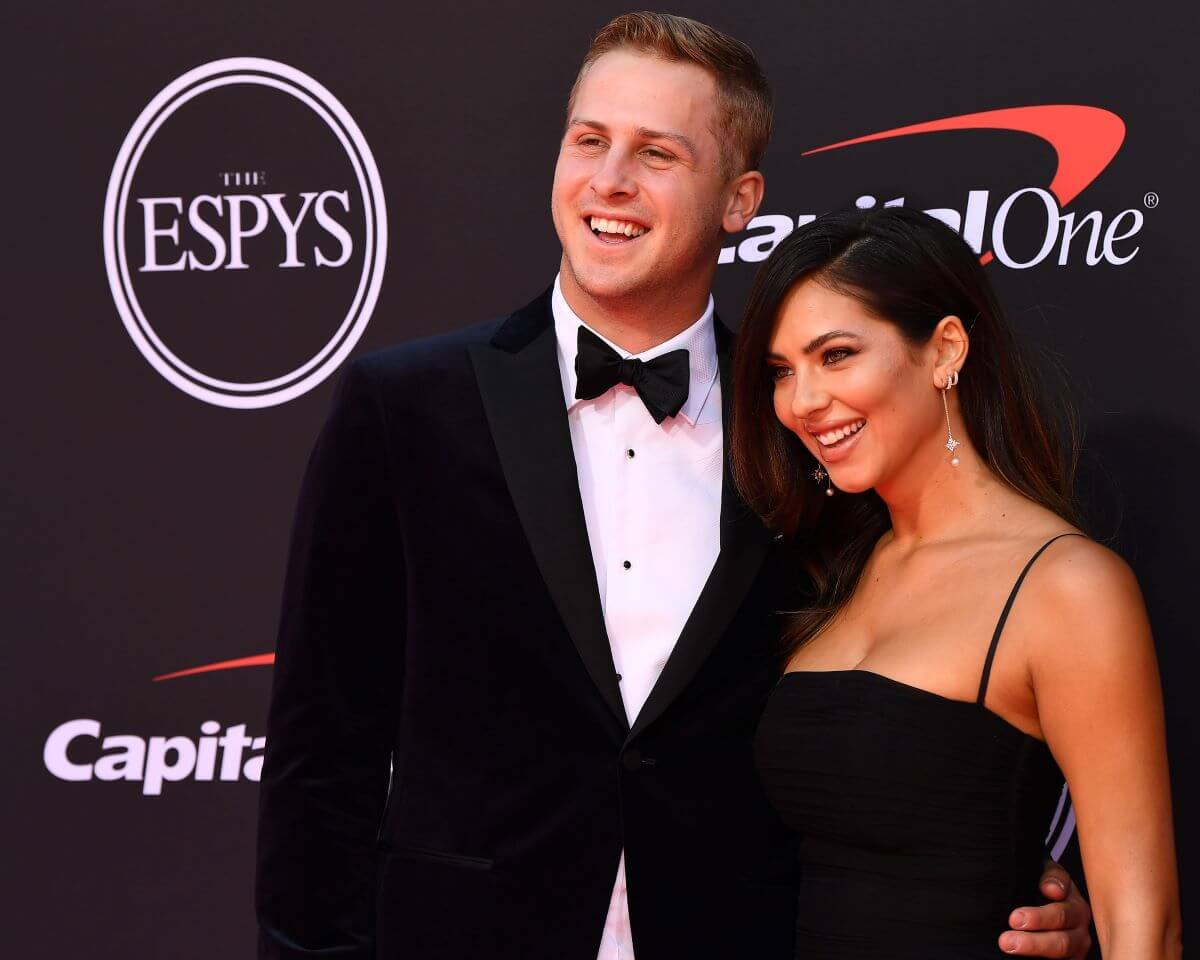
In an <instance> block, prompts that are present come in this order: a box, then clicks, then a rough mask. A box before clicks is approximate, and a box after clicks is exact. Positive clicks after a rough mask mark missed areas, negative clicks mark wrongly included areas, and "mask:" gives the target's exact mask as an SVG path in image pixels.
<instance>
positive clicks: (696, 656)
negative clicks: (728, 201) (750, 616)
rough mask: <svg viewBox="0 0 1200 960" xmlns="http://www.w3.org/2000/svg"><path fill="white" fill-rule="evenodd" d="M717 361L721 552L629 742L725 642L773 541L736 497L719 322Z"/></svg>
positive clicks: (729, 392) (724, 334)
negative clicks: (721, 449) (721, 438)
mask: <svg viewBox="0 0 1200 960" xmlns="http://www.w3.org/2000/svg"><path fill="white" fill-rule="evenodd" d="M714 326H715V329H716V334H717V361H718V364H719V368H720V376H721V416H722V433H723V436H724V453H725V468H724V471H723V473H722V477H721V549H720V552H719V553H718V554H717V560H716V562H715V563H714V564H713V568H712V572H711V573H710V574H709V576H708V580H707V581H706V582H705V584H704V588H703V589H702V590H701V591H700V596H699V597H698V598H697V600H696V605H695V606H694V607H693V608H692V612H691V614H690V615H689V616H688V619H687V622H686V623H685V624H684V626H683V630H682V631H681V632H680V634H679V640H678V641H677V642H676V644H675V648H674V649H673V650H672V651H671V655H670V657H669V658H668V659H667V663H666V666H664V667H663V671H662V673H661V674H660V675H659V678H658V682H657V683H656V684H655V685H654V689H653V690H651V691H650V696H649V697H648V698H647V699H646V702H645V704H644V705H643V706H642V709H641V711H640V712H639V713H638V715H637V717H636V718H635V719H634V723H633V727H632V729H631V730H630V732H629V736H628V737H627V738H626V742H628V741H630V740H632V739H633V738H634V737H636V736H637V735H638V734H639V733H641V732H642V731H643V730H645V729H646V727H647V726H649V725H650V724H651V723H653V722H654V721H655V720H656V719H657V718H658V717H659V716H661V714H662V713H663V711H664V710H666V708H667V707H668V706H669V705H670V704H671V702H672V701H673V700H674V699H675V698H676V697H678V696H679V694H680V693H682V692H683V690H684V688H685V687H687V685H688V683H689V682H690V681H691V679H692V677H694V676H695V674H696V671H697V670H699V669H700V667H701V665H702V664H703V663H704V660H705V658H707V657H708V655H709V654H710V653H711V652H712V650H713V648H714V647H715V646H716V645H717V641H718V640H720V639H721V636H722V634H723V633H724V632H725V628H726V627H727V626H728V625H729V622H730V621H731V620H732V619H733V616H734V614H735V613H736V612H737V609H738V607H739V606H741V603H742V600H743V599H744V598H745V596H746V592H747V591H748V590H749V589H750V587H751V585H752V584H753V583H754V580H755V577H757V575H758V571H759V569H760V567H761V566H762V563H763V560H764V559H765V558H766V555H767V548H768V547H769V546H770V542H771V537H770V534H769V533H768V532H767V530H766V528H765V527H764V526H763V525H762V523H761V521H760V520H759V518H758V517H757V516H756V515H755V514H754V512H753V511H752V510H751V509H750V508H749V507H748V506H746V504H745V502H744V501H743V500H742V498H741V497H740V496H739V495H738V493H737V488H736V487H735V486H734V484H733V478H732V476H731V474H730V470H729V408H730V402H731V400H732V398H733V387H732V382H731V377H730V368H731V366H732V358H731V356H730V354H731V352H732V337H733V335H732V334H731V333H730V331H729V329H728V328H727V327H725V326H724V325H723V324H722V323H721V322H720V321H719V320H718V321H717V322H716V323H715V325H714Z"/></svg>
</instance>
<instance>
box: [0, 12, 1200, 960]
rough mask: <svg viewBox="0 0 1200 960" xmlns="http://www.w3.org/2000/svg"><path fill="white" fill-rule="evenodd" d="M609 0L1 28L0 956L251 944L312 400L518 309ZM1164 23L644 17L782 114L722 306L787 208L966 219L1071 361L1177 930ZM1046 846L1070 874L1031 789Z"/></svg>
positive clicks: (317, 407)
mask: <svg viewBox="0 0 1200 960" xmlns="http://www.w3.org/2000/svg"><path fill="white" fill-rule="evenodd" d="M625 9H636V7H626V6H622V5H613V4H602V3H596V2H591V0H584V2H575V3H570V4H564V3H554V2H550V0H537V2H531V3H527V4H523V5H520V6H516V7H514V6H505V5H493V4H478V5H473V4H466V5H462V4H449V5H446V4H441V5H436V6H429V7H423V8H419V9H412V8H410V7H409V6H408V5H399V4H375V5H365V4H334V5H331V4H326V3H317V2H312V0H297V2H292V3H288V4H269V5H262V4H253V5H247V4H234V3H227V2H207V3H196V2H183V3H175V4H169V5H162V4H150V3H125V4H117V5H111V4H86V3H78V2H77V3H74V4H65V5H64V4H56V5H40V6H39V5H27V6H26V7H25V9H24V10H23V11H21V12H20V13H14V12H10V13H9V15H8V17H7V18H6V19H7V20H8V21H9V29H8V31H7V39H8V46H9V48H10V49H9V51H8V54H7V56H6V57H5V58H4V60H5V63H4V70H5V72H6V80H7V82H6V85H5V89H6V90H7V91H8V97H6V101H7V106H8V110H7V114H8V116H7V123H6V128H7V134H8V135H7V137H6V149H5V150H4V156H3V161H2V162H3V164H4V171H5V176H4V183H5V210H6V214H7V216H6V218H5V220H6V224H7V229H6V231H5V232H6V235H7V243H6V245H5V246H6V253H5V256H4V263H5V283H4V300H3V303H4V308H3V313H4V319H5V345H6V350H5V359H6V361H7V362H6V363H5V377H4V390H5V398H4V402H3V404H0V411H2V413H0V417H3V426H4V429H3V437H4V445H5V452H6V457H5V470H4V480H3V485H2V490H3V513H2V516H3V530H4V538H3V540H4V546H5V549H4V558H5V572H4V577H3V581H2V582H3V589H4V604H3V606H4V610H5V618H4V620H5V631H4V633H5V644H4V648H5V668H4V670H3V678H4V685H5V691H4V700H5V703H6V705H7V707H8V710H7V713H6V715H7V717H8V721H7V722H6V723H5V724H4V726H3V729H4V738H5V740H6V741H7V742H6V744H5V752H4V756H5V757H6V777H5V783H6V787H7V793H8V794H9V800H8V803H7V805H6V806H7V809H9V810H10V814H9V815H8V816H9V830H8V831H7V835H8V837H9V840H8V845H7V850H6V855H5V858H4V859H5V861H6V870H5V873H6V875H7V876H8V877H9V882H10V884H11V887H10V889H9V892H8V894H7V897H6V899H7V901H8V904H9V907H10V913H9V917H10V922H9V924H8V928H9V929H8V932H7V933H6V935H5V936H6V940H7V941H8V947H7V949H6V950H5V953H6V955H11V956H21V957H47V958H54V960H59V958H64V957H73V958H75V957H77V958H89V960H93V958H94V960H101V958H121V960H127V958H131V957H137V958H171V960H225V958H231V957H245V956H250V955H251V954H252V951H253V941H254V932H253V907H252V895H251V892H252V882H253V876H252V871H253V843H254V828H255V827H254V824H255V805H256V799H257V787H256V781H257V780H258V778H259V775H260V771H261V767H262V756H263V748H264V738H263V733H264V721H265V715H266V704H267V695H268V691H269V686H270V680H271V669H272V668H271V662H272V647H273V643H274V630H275V626H276V619H277V616H278V604H279V596H280V588H281V582H282V576H283V561H284V557H285V549H286V545H287V537H288V531H289V524H290V519H291V512H292V509H293V506H294V503H295V499H296V494H297V489H298V485H299V481H300V476H301V471H302V468H303V466H304V463H305V460H306V458H307V456H308V452H309V449H310V446H311V444H312V441H313V439H314V437H315V435H316V431H317V428H318V426H319V424H320V422H321V420H322V419H323V416H324V413H325V411H326V408H327V405H328V402H329V398H330V391H331V388H332V386H333V383H334V382H335V381H336V375H337V373H338V371H339V369H340V368H341V367H342V365H343V364H344V363H345V361H346V360H347V358H348V357H351V356H355V355H358V354H360V353H362V352H365V351H369V350H372V349H375V348H378V347H381V346H384V345H387V344H390V343H393V342H397V341H403V340H408V339H412V338H415V337H419V336H422V335H426V334H430V333H435V332H439V331H444V330H449V329H453V328H456V327H459V326H463V325H466V324H468V323H472V322H475V321H478V320H482V319H485V318H487V317H490V316H496V315H499V314H502V313H507V312H508V311H509V310H511V309H513V308H515V307H517V306H519V305H521V304H523V303H525V302H526V301H528V300H529V299H531V298H532V297H533V296H534V295H535V294H537V293H538V292H539V291H540V290H542V289H543V288H544V287H546V286H547V285H548V283H549V282H550V280H551V279H552V277H553V275H554V271H555V269H556V266H557V258H558V248H557V242H556V239H555V236H554V231H553V228H552V225H551V222H550V216H549V192H550V182H551V175H552V171H553V167H554V161H555V154H556V150H557V141H558V136H559V133H560V125H561V122H562V117H563V110H564V107H565V99H566V94H567V91H568V89H569V87H570V84H571V81H572V79H573V77H574V73H575V69H576V67H577V65H578V60H579V58H580V57H581V55H582V53H583V50H584V49H585V47H586V44H587V41H588V39H589V37H590V36H591V34H592V32H593V31H594V30H595V29H596V28H597V27H599V26H600V25H601V24H602V23H604V22H605V21H606V20H607V19H609V18H610V17H612V16H614V15H615V14H617V13H619V12H621V11H622V10H625ZM1185 9H1186V5H1183V4H1167V3H1165V2H1161V0H1156V2H1149V3H1140V4H1120V5H1117V4H1104V5H1096V4H1091V3H1083V2H1075V0H1071V2H1059V3H1052V4H1045V3H1042V4H1032V3H1008V4H985V3H974V2H971V3H949V2H942V3H937V2H932V0H912V2H907V3H902V4H901V3H892V4H888V3H879V2H876V3H865V2H863V3H858V2H850V3H842V4H815V3H813V4H798V3H791V2H783V0H772V2H763V3H756V4H735V5H725V4H718V3H714V2H708V0H705V2H691V3H688V4H685V5H683V6H679V7H674V8H672V12H677V13H682V14H686V15H688V16H692V17H696V18H698V19H702V20H705V21H708V22H710V23H712V24H714V25H716V26H718V27H720V28H722V29H723V30H726V31H728V32H730V33H732V34H733V35H734V36H737V37H739V38H741V39H743V40H745V41H747V42H748V43H750V44H751V46H753V48H754V49H755V51H756V53H757V54H758V56H759V58H760V59H761V61H762V63H763V65H764V67H765V69H766V71H767V73H768V76H769V78H770V79H771V81H772V85H773V87H774V90H775V94H776V103H777V132H776V135H775V138H774V141H773V143H772V146H771V148H770V150H769V151H768V154H767V159H766V163H765V167H764V172H765V174H766V179H767V197H766V201H765V203H764V204H763V207H762V211H761V213H760V215H759V216H758V217H757V218H756V219H755V220H754V221H753V222H752V223H751V225H750V227H749V229H748V230H747V231H746V232H745V233H744V234H741V235H737V236H730V237H729V238H728V242H727V245H726V246H725V247H724V249H723V250H722V251H721V256H720V263H721V267H720V269H719V270H718V275H717V289H716V297H717V307H718V312H719V313H720V314H721V315H722V316H723V318H724V319H725V320H726V321H727V322H729V323H730V324H732V325H736V323H737V320H738V317H739V314H740V310H741V305H742V300H743V298H744V296H745V294H746V292H747V290H748V287H749V284H750V281H751V278H752V276H753V274H754V271H755V269H756V266H757V264H758V263H759V262H761V261H762V260H764V259H765V258H766V257H767V256H768V254H769V253H770V251H771V250H772V248H773V247H774V246H775V245H776V244H777V243H778V242H779V240H780V239H782V238H783V237H784V236H786V235H787V234H788V233H789V232H790V231H791V230H793V229H795V228H796V226H797V225H802V224H804V223H805V222H807V221H808V220H810V219H812V218H813V217H814V216H815V215H817V214H819V213H822V212H824V211H826V210H828V209H831V208H833V207H836V206H841V205H844V204H849V203H857V204H858V205H859V206H860V207H872V206H881V205H905V206H911V207H917V208H920V209H923V210H928V211H930V212H932V213H933V214H934V215H935V216H938V217H940V218H941V219H943V220H945V221H946V222H947V223H948V224H950V225H951V226H952V227H953V228H954V229H955V230H957V231H959V232H961V234H962V235H963V236H964V237H965V238H966V240H967V241H968V242H969V243H970V244H971V245H972V246H973V247H974V248H975V249H976V250H977V251H978V252H979V254H980V256H981V257H982V258H983V259H984V261H985V262H986V263H987V264H988V270H989V271H990V272H991V276H992V279H993V281H994V283H995V284H996V286H997V288H998V290H999V292H1000V295H1001V298H1002V300H1003V302H1004V303H1005V304H1006V306H1007V307H1008V309H1009V311H1010V313H1011V315H1012V317H1013V318H1014V320H1015V322H1016V324H1017V326H1018V327H1019V328H1020V329H1021V330H1022V331H1023V333H1024V334H1025V335H1026V336H1027V337H1028V338H1029V339H1031V340H1032V341H1033V342H1035V343H1036V344H1037V345H1038V347H1039V348H1042V349H1043V350H1044V351H1046V353H1047V354H1048V355H1049V356H1053V357H1057V358H1058V360H1059V361H1060V362H1061V365H1062V367H1063V368H1064V369H1065V371H1066V374H1067V376H1068V381H1069V383H1068V384H1067V385H1065V386H1064V387H1063V389H1064V390H1069V391H1070V393H1071V395H1072V396H1073V398H1074V400H1075V402H1076V403H1077V404H1078V406H1079V407H1080V409H1081V412H1082V416H1083V420H1084V423H1085V425H1086V427H1087V430H1088V440H1087V448H1086V449H1087V455H1086V458H1085V459H1086V462H1085V470H1084V485H1083V493H1084V496H1085V498H1086V501H1087V504H1088V508H1089V511H1090V513H1091V515H1092V516H1093V518H1094V519H1095V527H1096V532H1097V533H1098V535H1100V536H1101V538H1107V540H1108V542H1110V543H1111V544H1112V545H1113V546H1114V547H1115V548H1116V549H1117V550H1118V551H1119V552H1120V553H1121V554H1122V555H1123V556H1124V557H1126V558H1127V559H1128V560H1129V562H1130V563H1131V564H1132V565H1133V567H1134V569H1135V570H1136V571H1137V573H1138V575H1139V577H1140V579H1141V582H1142V586H1143V589H1144V592H1145V595H1146V600H1147V603H1148V606H1149V610H1150V615H1151V619H1152V622H1153V625H1154V629H1155V634H1156V638H1157V642H1158V651H1159V657H1160V662H1161V666H1162V671H1163V681H1164V685H1165V691H1166V705H1167V713H1168V717H1167V720H1168V732H1169V736H1170V750H1171V761H1172V774H1173V786H1174V801H1175V811H1176V827H1177V831H1178V847H1179V859H1180V870H1181V875H1182V876H1181V880H1182V888H1183V891H1184V895H1185V900H1184V913H1185V919H1184V925H1185V928H1191V927H1192V923H1193V922H1194V921H1196V919H1197V917H1196V911H1195V909H1194V903H1192V902H1189V901H1188V900H1187V899H1186V897H1187V894H1188V891H1189V886H1190V884H1189V881H1190V879H1191V877H1192V875H1193V874H1194V873H1195V872H1196V871H1197V869H1200V841H1198V839H1197V831H1196V827H1195V826H1194V824H1193V820H1192V817H1191V814H1192V813H1193V811H1195V810H1196V809H1197V805H1198V804H1200V785H1198V784H1197V777H1196V772H1195V769H1196V768H1195V764H1194V755H1195V744H1196V740H1195V737H1196V733H1195V732H1194V728H1193V726H1192V723H1191V716H1190V715H1191V711H1192V705H1191V699H1192V698H1193V697H1195V696H1197V693H1198V692H1200V683H1198V680H1197V654H1196V643H1195V632H1196V631H1195V627H1194V623H1195V620H1196V615H1195V612H1194V610H1193V609H1192V606H1191V604H1192V601H1193V599H1194V594H1193V590H1194V589H1195V588H1194V586H1193V582H1192V580H1193V565H1194V553H1195V545H1196V543H1197V542H1198V541H1200V517H1198V514H1197V510H1196V507H1195V494H1194V492H1192V493H1189V491H1191V490H1192V485H1193V483H1194V482H1195V479H1196V468H1197V465H1198V459H1200V458H1198V452H1200V401H1198V400H1197V398H1196V395H1195V393H1194V386H1195V382H1196V372H1195V367H1196V363H1197V359H1198V358H1200V328H1198V327H1197V326H1196V324H1195V322H1194V321H1195V316H1196V306H1195V304H1196V299H1197V294H1196V291H1195V290H1193V289H1192V288H1191V287H1190V284H1192V283H1194V282H1195V279H1196V270H1195V267H1194V265H1193V258H1194V254H1195V238H1194V232H1195V224H1196V216H1195V214H1196V212H1197V204H1196V202H1195V195H1196V191H1195V184H1194V182H1193V180H1194V176H1195V174H1194V169H1193V168H1194V157H1195V156H1196V155H1197V152H1198V151H1200V135H1198V134H1197V129H1196V124H1195V122H1194V118H1195V116H1196V109H1197V106H1198V104H1197V93H1196V91H1197V84H1196V80H1195V67H1194V60H1195V51H1194V49H1193V47H1194V44H1195V42H1196V37H1197V35H1198V33H1197V29H1196V28H1197V26H1198V24H1197V23H1196V22H1195V19H1194V15H1193V14H1191V13H1190V12H1185ZM1185 17H1190V18H1193V19H1192V20H1191V22H1185V19H1184V18H1185ZM412 469H413V470H420V469H421V451H420V450H413V451H412ZM960 589H961V590H962V591H963V600H964V602H970V600H971V597H970V586H969V584H966V585H962V586H961V588H960ZM985 639H986V638H981V642H982V641H984V640H985ZM981 649H982V647H981ZM1097 746H1098V749H1104V745H1103V744H1098V745H1097ZM1117 786H1119V785H1114V788H1115V787H1117ZM1047 830H1048V838H1047V841H1048V846H1049V847H1050V848H1051V849H1052V850H1053V852H1054V853H1055V854H1057V855H1059V856H1061V857H1062V858H1063V859H1064V861H1065V862H1066V863H1067V864H1068V865H1069V866H1070V868H1071V869H1072V871H1073V872H1074V874H1075V875H1076V876H1077V877H1080V878H1081V879H1083V878H1082V870H1081V867H1080V865H1079V862H1078V854H1077V851H1076V844H1075V842H1074V819H1073V815H1072V813H1071V809H1070V804H1069V802H1068V801H1067V800H1066V799H1064V803H1063V804H1062V806H1061V808H1060V810H1059V812H1058V814H1057V815H1056V817H1055V820H1054V823H1053V824H1048V825H1047Z"/></svg>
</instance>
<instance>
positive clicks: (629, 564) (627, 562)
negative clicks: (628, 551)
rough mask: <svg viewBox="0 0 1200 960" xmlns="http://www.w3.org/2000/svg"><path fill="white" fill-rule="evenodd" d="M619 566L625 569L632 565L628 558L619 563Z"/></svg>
mask: <svg viewBox="0 0 1200 960" xmlns="http://www.w3.org/2000/svg"><path fill="white" fill-rule="evenodd" d="M621 566H623V567H624V568H625V569H626V570H628V569H629V568H630V567H632V566H633V564H632V563H630V562H629V561H628V560H626V561H625V562H624V563H622V564H621Z"/></svg>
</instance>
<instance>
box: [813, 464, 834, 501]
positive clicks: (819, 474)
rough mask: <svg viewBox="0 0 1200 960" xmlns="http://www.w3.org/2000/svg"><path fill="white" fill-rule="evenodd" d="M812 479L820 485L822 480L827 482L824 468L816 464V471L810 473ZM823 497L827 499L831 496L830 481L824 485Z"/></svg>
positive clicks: (831, 486)
mask: <svg viewBox="0 0 1200 960" xmlns="http://www.w3.org/2000/svg"><path fill="white" fill-rule="evenodd" d="M812 478H813V479H814V480H816V481H817V483H820V482H821V481H822V480H827V481H828V480H829V474H828V473H826V472H825V468H824V467H822V466H821V465H820V464H819V463H818V464H817V469H816V470H814V471H813V472H812ZM825 496H827V497H832V496H833V482H832V481H830V482H829V483H827V485H826V487H825Z"/></svg>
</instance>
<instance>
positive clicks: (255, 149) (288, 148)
mask: <svg viewBox="0 0 1200 960" xmlns="http://www.w3.org/2000/svg"><path fill="white" fill-rule="evenodd" d="M386 255H387V213H386V210H385V206H384V197H383V188H382V186H381V184H380V180H379V171H378V169H377V167H376V164H375V159H374V157H373V156H372V154H371V150H370V148H369V147H368V146H367V143H366V140H365V139H364V138H363V135H362V132H361V131H360V130H359V128H358V126H357V124H356V123H355V122H354V120H353V118H352V117H351V116H350V114H349V112H348V111H347V110H346V108H345V107H344V106H343V105H342V104H341V103H340V102H339V101H338V99H337V98H336V97H334V95H333V94H332V93H330V92H329V91H328V90H327V89H326V88H325V87H324V86H322V85H321V84H320V83H318V82H317V81H316V80H314V79H313V78H312V77H310V76H308V75H307V74H305V73H302V72H301V71H299V70H297V69H295V68H294V67H290V66H288V65H286V64H283V63H278V62H276V61H273V60H263V59H259V58H255V57H234V58H230V59H225V60H217V61H214V62H212V63H208V64H205V65H203V66H201V67H197V68H196V69H194V70H190V71H188V72H187V73H185V74H184V75H183V76H181V77H179V78H178V79H176V80H174V81H173V82H172V83H170V84H168V85H167V87H166V88H165V89H163V90H162V92H160V93H159V94H158V95H157V96H156V97H155V98H154V99H153V100H151V101H150V103H149V104H148V105H147V106H146V108H145V109H144V110H143V111H142V112H141V114H140V115H139V116H138V118H137V120H136V121H135V122H134V124H133V126H132V128H131V129H130V130H129V133H128V135H127V136H126V137H125V140H124V143H123V144H122V145H121V149H120V152H119V153H118V155H117V159H116V163H115V164H114V165H113V170H112V176H111V177H110V179H109V183H108V192H107V195H106V198H105V204H104V260H105V266H106V269H107V272H108V282H109V287H110V289H111V291H112V295H113V301H114V303H115V304H116V307H117V311H118V313H119V314H120V316H121V320H122V322H123V324H124V326H125V330H126V331H127V332H128V334H129V336H130V338H131V339H132V340H133V342H134V344H135V345H136V346H137V348H138V350H139V351H140V352H141V354H142V356H144V357H145V359H146V360H147V361H148V362H149V363H150V364H151V366H153V368H154V369H155V370H157V371H158V372H159V374H161V375H162V376H163V377H164V378H166V380H168V381H169V382H170V383H171V384H173V385H174V386H176V387H178V388H179V389H180V390H182V391H184V392H185V393H188V394H190V395H191V396H193V397H196V398H197V399H199V400H203V401H205V402H206V403H211V404H215V405H217V406H221V407H230V408H236V409H253V408H261V407H269V406H274V405H277V404H281V403H285V402H287V401H288V400H292V399H294V398H295V397H298V396H300V395H301V394H303V393H305V392H307V391H309V390H311V389H312V388H313V387H315V386H317V384H319V383H321V381H323V380H324V379H325V378H326V377H328V376H329V375H330V374H331V373H332V372H333V371H334V370H336V369H337V367H338V366H339V365H340V364H341V363H342V361H343V360H345V359H346V357H347V356H348V355H349V354H350V351H351V350H352V349H353V348H354V345H355V344H356V343H357V342H358V340H359V338H360V337H361V336H362V334H363V331H364V330H365V329H366V326H367V323H368V322H369V320H370V318H371V313H372V311H373V310H374V308H375V304H376V301H377V299H378V297H379V289H380V285H381V284H382V281H383V271H384V265H385V262H386Z"/></svg>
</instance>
